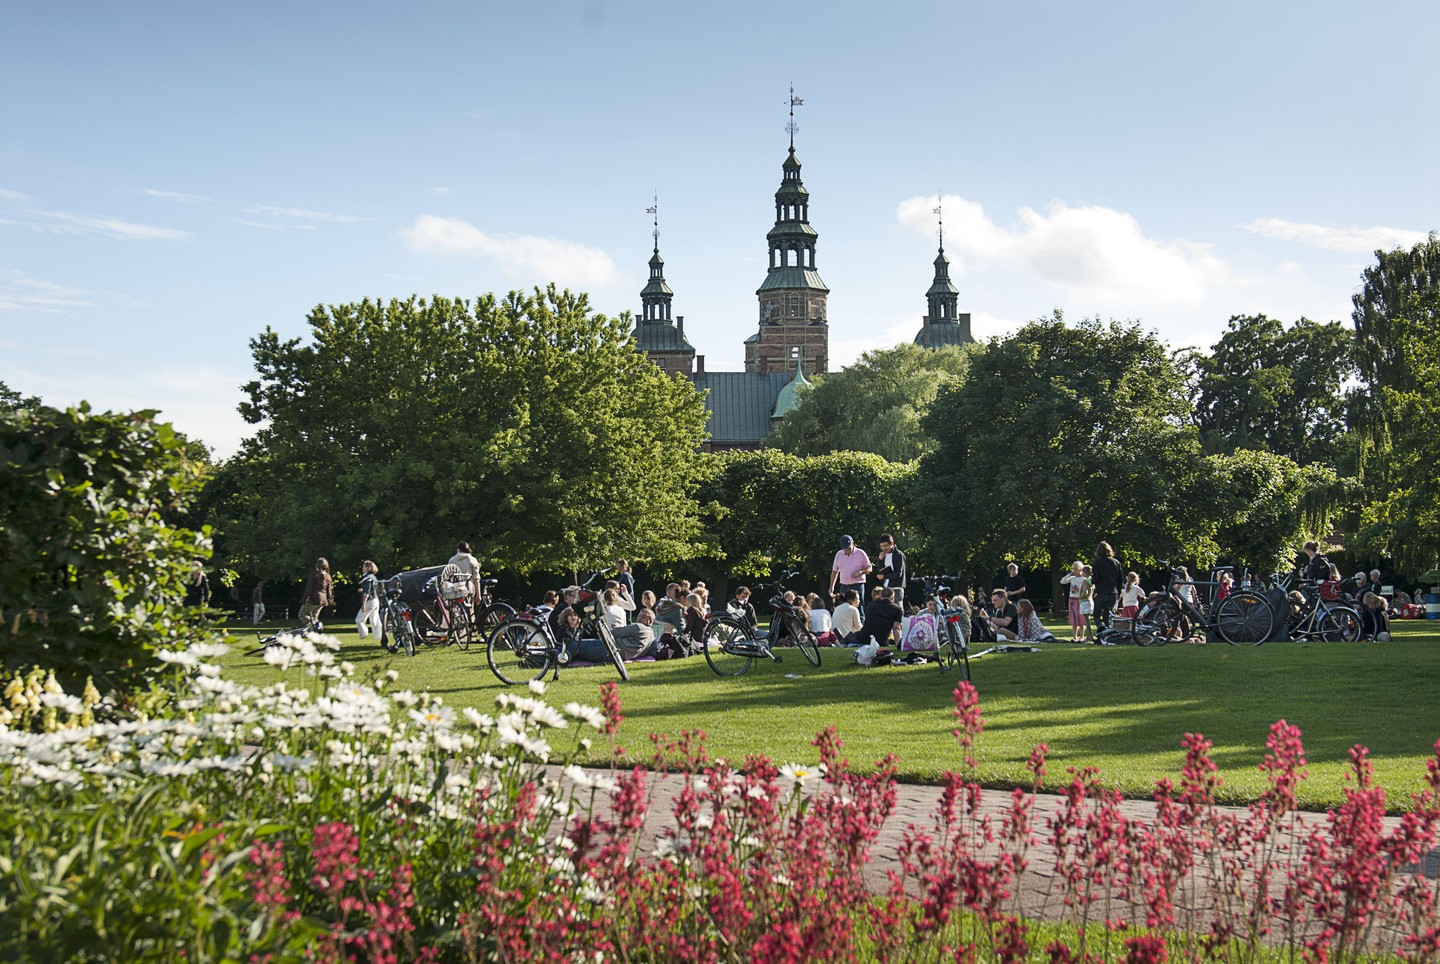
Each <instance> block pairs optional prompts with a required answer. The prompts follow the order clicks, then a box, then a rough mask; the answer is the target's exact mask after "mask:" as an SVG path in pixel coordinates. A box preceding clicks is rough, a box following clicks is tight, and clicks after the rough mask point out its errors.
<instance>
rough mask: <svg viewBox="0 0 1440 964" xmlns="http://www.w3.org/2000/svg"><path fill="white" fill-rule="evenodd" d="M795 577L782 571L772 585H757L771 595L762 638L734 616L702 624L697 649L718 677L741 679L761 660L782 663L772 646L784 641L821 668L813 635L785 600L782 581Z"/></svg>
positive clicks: (798, 610) (727, 614)
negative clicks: (768, 613) (757, 660)
mask: <svg viewBox="0 0 1440 964" xmlns="http://www.w3.org/2000/svg"><path fill="white" fill-rule="evenodd" d="M796 575H797V573H794V572H785V573H782V574H781V575H780V577H779V578H778V579H776V580H775V581H774V582H768V583H761V584H760V586H759V588H761V589H765V590H768V591H769V592H770V608H771V616H770V628H769V629H768V630H767V631H766V633H765V635H763V636H760V635H757V627H756V626H754V625H753V624H752V623H751V622H750V620H748V619H746V618H745V617H744V616H738V615H736V614H734V613H728V612H726V613H720V614H718V615H715V616H712V617H711V618H710V621H709V622H707V623H706V624H705V634H704V636H703V637H702V638H701V640H700V648H701V649H702V650H703V651H704V653H705V662H707V663H709V664H710V668H711V669H713V670H714V671H715V672H716V674H717V675H719V676H743V675H745V674H746V673H747V672H749V671H750V667H751V665H752V664H753V663H754V662H755V660H756V659H757V658H760V657H765V658H767V659H771V660H774V661H775V662H777V663H779V662H781V661H782V660H781V659H780V654H779V653H777V652H775V647H776V646H780V645H782V644H783V643H785V642H789V643H792V644H793V645H794V646H795V647H796V648H797V649H799V650H800V652H801V654H802V655H804V657H805V659H806V660H808V661H809V662H810V665H812V666H819V665H820V644H819V643H818V642H817V641H816V639H815V634H814V633H813V632H811V631H810V627H809V626H807V625H805V619H804V617H802V616H801V614H800V609H799V607H797V606H796V605H795V604H794V603H793V602H790V601H789V600H787V599H786V598H785V585H784V583H785V580H786V579H793V578H794V577H795V576H796Z"/></svg>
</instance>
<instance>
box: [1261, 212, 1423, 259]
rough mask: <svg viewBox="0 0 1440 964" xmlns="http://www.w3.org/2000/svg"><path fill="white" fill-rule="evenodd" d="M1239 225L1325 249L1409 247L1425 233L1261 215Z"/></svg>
mask: <svg viewBox="0 0 1440 964" xmlns="http://www.w3.org/2000/svg"><path fill="white" fill-rule="evenodd" d="M1240 227H1241V228H1243V229H1244V230H1246V231H1250V232H1252V233H1254V234H1258V235H1261V236H1262V237H1266V238H1273V239H1275V240H1276V241H1294V242H1296V243H1297V244H1304V245H1308V246H1309V247H1312V248H1320V249H1322V250H1325V251H1341V252H1346V253H1356V254H1370V253H1371V252H1374V251H1389V250H1391V249H1392V248H1409V247H1413V246H1414V245H1416V244H1418V243H1420V242H1421V241H1424V240H1425V239H1426V237H1427V236H1428V235H1426V233H1425V232H1424V231H1412V230H1410V229H1408V228H1387V227H1383V226H1380V225H1376V226H1374V227H1348V228H1341V227H1336V226H1335V225H1331V224H1306V223H1305V222H1303V221H1286V220H1283V219H1281V218H1260V219H1258V220H1255V221H1249V222H1246V223H1245V224H1242V225H1240Z"/></svg>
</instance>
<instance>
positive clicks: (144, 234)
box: [29, 211, 190, 241]
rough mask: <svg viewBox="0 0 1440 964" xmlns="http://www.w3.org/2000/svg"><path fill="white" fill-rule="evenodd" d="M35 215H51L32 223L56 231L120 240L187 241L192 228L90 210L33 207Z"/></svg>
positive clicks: (42, 216)
mask: <svg viewBox="0 0 1440 964" xmlns="http://www.w3.org/2000/svg"><path fill="white" fill-rule="evenodd" d="M29 213H30V214H32V215H35V216H36V217H41V218H48V219H49V221H50V222H51V223H49V224H37V225H32V226H33V227H38V228H40V229H42V230H47V231H50V232H52V233H55V234H75V235H81V236H83V237H101V238H115V239H118V240H120V241H188V240H190V232H189V231H180V230H177V229H175V228H157V227H155V226H153V225H150V224H135V223H133V222H130V221H121V220H120V219H119V218H106V217H96V216H94V215H90V214H73V213H71V212H69V211H31V212H29Z"/></svg>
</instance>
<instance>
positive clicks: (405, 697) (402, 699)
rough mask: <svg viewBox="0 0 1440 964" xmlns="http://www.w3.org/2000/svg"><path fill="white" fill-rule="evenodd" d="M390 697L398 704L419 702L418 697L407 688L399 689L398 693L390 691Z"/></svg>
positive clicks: (406, 704)
mask: <svg viewBox="0 0 1440 964" xmlns="http://www.w3.org/2000/svg"><path fill="white" fill-rule="evenodd" d="M390 699H392V700H394V701H395V702H396V703H398V704H399V705H400V706H414V705H415V704H416V703H419V702H420V697H418V696H416V695H415V694H414V693H412V692H410V691H409V690H401V691H400V692H398V693H391V694H390Z"/></svg>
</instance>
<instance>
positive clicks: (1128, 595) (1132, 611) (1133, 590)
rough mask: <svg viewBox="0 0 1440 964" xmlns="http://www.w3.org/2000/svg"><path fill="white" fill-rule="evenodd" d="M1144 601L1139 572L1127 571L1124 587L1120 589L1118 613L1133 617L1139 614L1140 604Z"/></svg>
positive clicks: (1129, 617) (1128, 617)
mask: <svg viewBox="0 0 1440 964" xmlns="http://www.w3.org/2000/svg"><path fill="white" fill-rule="evenodd" d="M1144 601H1145V590H1144V589H1142V588H1141V587H1140V574H1139V573H1138V572H1127V573H1126V574H1125V587H1124V588H1123V589H1121V590H1120V615H1122V616H1124V617H1125V618H1126V619H1134V618H1135V617H1136V616H1137V615H1139V614H1140V604H1141V603H1142V602H1144Z"/></svg>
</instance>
